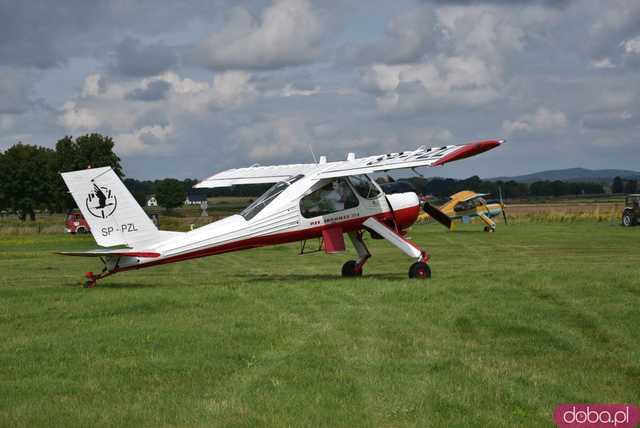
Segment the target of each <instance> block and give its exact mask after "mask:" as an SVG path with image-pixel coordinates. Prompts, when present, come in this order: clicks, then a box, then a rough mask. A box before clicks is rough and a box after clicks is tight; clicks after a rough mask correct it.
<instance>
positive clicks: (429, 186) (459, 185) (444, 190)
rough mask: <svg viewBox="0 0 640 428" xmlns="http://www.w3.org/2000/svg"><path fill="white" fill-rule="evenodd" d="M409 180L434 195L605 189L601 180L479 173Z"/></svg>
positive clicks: (586, 192)
mask: <svg viewBox="0 0 640 428" xmlns="http://www.w3.org/2000/svg"><path fill="white" fill-rule="evenodd" d="M402 180H403V181H408V182H409V183H411V185H412V186H413V187H414V188H415V189H416V191H417V192H418V193H420V194H423V195H434V196H437V197H439V198H445V197H448V196H451V195H452V194H454V193H457V192H460V191H462V190H473V191H474V192H478V193H490V194H492V195H494V196H495V197H498V195H499V192H500V191H502V196H503V197H504V198H509V199H513V198H523V197H529V196H567V195H597V194H603V193H606V189H605V187H604V186H603V185H602V184H599V183H591V182H584V183H582V182H567V181H559V180H556V181H536V182H533V183H520V182H516V181H513V180H511V181H489V180H482V179H480V177H478V176H473V177H469V178H466V179H464V180H456V179H453V178H438V177H436V178H429V179H427V178H422V177H412V178H408V179H402Z"/></svg>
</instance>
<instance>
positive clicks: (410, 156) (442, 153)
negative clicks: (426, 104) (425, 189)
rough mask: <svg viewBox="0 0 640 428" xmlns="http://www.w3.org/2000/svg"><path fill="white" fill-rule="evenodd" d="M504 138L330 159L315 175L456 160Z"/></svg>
mask: <svg viewBox="0 0 640 428" xmlns="http://www.w3.org/2000/svg"><path fill="white" fill-rule="evenodd" d="M503 142H504V140H489V141H479V142H476V143H470V144H462V145H449V146H443V147H432V148H422V147H421V148H419V149H417V150H413V151H407V152H400V153H388V154H385V155H378V156H369V157H366V158H360V159H354V160H350V161H349V160H348V161H343V162H333V163H332V166H331V167H329V168H326V169H322V170H320V171H318V173H317V174H316V175H315V176H314V178H318V179H321V178H333V177H343V176H347V175H356V174H371V173H373V172H377V171H389V170H391V169H401V168H417V167H421V166H440V165H444V164H445V163H449V162H453V161H456V160H459V159H464V158H468V157H470V156H475V155H477V154H480V153H482V152H486V151H487V150H491V149H493V148H495V147H498V146H499V145H500V144H502V143H503Z"/></svg>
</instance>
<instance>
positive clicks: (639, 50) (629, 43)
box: [621, 36, 640, 54]
mask: <svg viewBox="0 0 640 428" xmlns="http://www.w3.org/2000/svg"><path fill="white" fill-rule="evenodd" d="M621 46H622V47H623V48H624V52H625V53H627V54H640V36H638V37H634V38H633V39H629V40H625V41H624V42H622V43H621Z"/></svg>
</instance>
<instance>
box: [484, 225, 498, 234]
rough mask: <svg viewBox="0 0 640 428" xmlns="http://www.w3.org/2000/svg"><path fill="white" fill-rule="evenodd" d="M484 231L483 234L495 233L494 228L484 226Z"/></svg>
mask: <svg viewBox="0 0 640 428" xmlns="http://www.w3.org/2000/svg"><path fill="white" fill-rule="evenodd" d="M484 231H485V232H489V233H493V232H495V231H496V229H495V228H493V227H489V226H485V227H484Z"/></svg>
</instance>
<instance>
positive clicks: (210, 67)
mask: <svg viewBox="0 0 640 428" xmlns="http://www.w3.org/2000/svg"><path fill="white" fill-rule="evenodd" d="M91 132H99V133H102V134H105V135H109V136H111V137H112V138H113V139H114V141H115V151H116V153H117V154H118V155H119V156H120V158H121V159H122V164H123V167H124V170H125V174H126V175H127V176H128V177H133V178H138V179H154V178H163V177H176V178H186V177H193V178H204V177H207V176H209V175H212V174H214V173H216V172H219V171H222V170H225V169H228V168H237V167H243V166H249V165H252V164H256V163H259V164H261V165H270V164H282V163H308V162H311V161H312V160H313V155H312V152H313V153H314V154H315V156H320V155H326V156H327V157H328V159H329V160H341V159H345V158H346V154H347V153H348V152H354V153H355V154H356V156H367V155H372V154H378V153H389V152H398V151H403V150H412V149H415V148H417V147H419V146H422V145H426V146H428V147H429V146H442V145H446V144H460V143H466V142H471V141H476V140H486V139H498V138H503V139H506V140H507V142H506V143H505V144H504V145H503V146H501V147H500V148H498V149H495V150H493V151H491V152H488V153H485V154H482V155H480V156H478V157H474V158H470V159H466V160H463V161H460V162H457V163H453V164H450V166H445V167H442V168H437V169H436V168H431V169H424V170H423V172H424V173H425V175H432V176H433V175H438V176H447V177H457V178H464V177H468V176H471V175H475V174H477V175H480V176H481V177H485V178H487V177H495V176H505V175H519V174H524V173H530V172H535V171H540V170H548V169H559V168H569V167H586V168H594V169H597V168H622V169H631V170H640V1H637V0H607V1H606V2H605V1H601V0H539V1H525V0H520V1H518V0H511V1H507V0H503V1H500V0H485V1H482V0H478V1H473V0H449V1H447V0H396V1H386V0H367V1H362V0H361V1H355V0H322V1H320V0H317V1H315V0H264V1H258V0H233V1H225V0H183V1H179V2H176V1H173V0H171V1H170V0H139V1H130V0H104V1H100V2H87V1H84V0H58V1H56V2H49V1H44V0H28V1H22V2H14V1H10V0H0V150H6V149H7V148H8V147H10V146H11V145H13V144H15V143H16V142H18V141H22V142H23V143H29V144H37V145H42V146H47V147H54V146H55V143H56V141H57V140H59V139H61V138H62V137H64V136H65V135H71V136H74V137H77V136H80V135H83V134H86V133H91Z"/></svg>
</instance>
